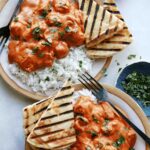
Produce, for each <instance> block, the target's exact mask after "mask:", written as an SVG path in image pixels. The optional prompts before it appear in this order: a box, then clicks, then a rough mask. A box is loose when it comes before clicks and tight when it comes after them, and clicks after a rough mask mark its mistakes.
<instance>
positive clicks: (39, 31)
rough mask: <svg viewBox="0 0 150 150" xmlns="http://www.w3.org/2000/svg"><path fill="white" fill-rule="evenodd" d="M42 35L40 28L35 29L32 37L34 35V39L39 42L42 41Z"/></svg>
mask: <svg viewBox="0 0 150 150" xmlns="http://www.w3.org/2000/svg"><path fill="white" fill-rule="evenodd" d="M40 33H41V29H40V27H35V28H34V29H33V31H32V35H33V37H34V39H36V40H39V39H40Z"/></svg>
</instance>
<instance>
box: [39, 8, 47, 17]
mask: <svg viewBox="0 0 150 150" xmlns="http://www.w3.org/2000/svg"><path fill="white" fill-rule="evenodd" d="M47 15H48V11H47V10H46V9H43V10H42V11H41V13H40V18H45V17H46V16H47Z"/></svg>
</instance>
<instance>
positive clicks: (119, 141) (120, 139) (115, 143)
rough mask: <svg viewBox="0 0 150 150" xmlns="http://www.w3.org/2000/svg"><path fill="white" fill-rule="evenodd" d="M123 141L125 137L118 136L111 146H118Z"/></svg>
mask: <svg viewBox="0 0 150 150" xmlns="http://www.w3.org/2000/svg"><path fill="white" fill-rule="evenodd" d="M124 142H125V138H124V137H123V136H120V138H119V139H118V140H117V141H115V142H114V143H113V146H114V147H116V148H119V147H120V146H121V145H122V144H123V143H124Z"/></svg>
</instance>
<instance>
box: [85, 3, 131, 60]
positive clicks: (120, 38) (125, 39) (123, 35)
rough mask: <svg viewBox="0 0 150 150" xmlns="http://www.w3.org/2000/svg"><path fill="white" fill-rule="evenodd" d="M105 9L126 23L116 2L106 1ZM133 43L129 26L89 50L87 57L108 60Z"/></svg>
mask: <svg viewBox="0 0 150 150" xmlns="http://www.w3.org/2000/svg"><path fill="white" fill-rule="evenodd" d="M104 7H105V8H106V9H107V10H108V11H109V12H111V13H112V14H114V15H116V17H118V18H119V19H120V20H122V21H124V19H123V17H122V15H121V14H120V12H119V10H118V8H117V6H116V3H115V0H105V1H104ZM131 42H132V34H131V33H130V31H129V30H128V27H127V25H125V27H124V28H123V30H121V31H120V32H118V33H117V34H115V35H114V36H113V37H111V38H109V39H107V40H105V41H103V42H101V43H99V44H98V45H96V46H94V47H92V48H90V49H89V50H87V55H88V56H89V57H90V58H94V59H96V58H107V57H110V56H113V55H114V54H116V53H118V52H120V51H121V50H123V49H124V48H126V47H127V46H128V45H129V44H130V43H131Z"/></svg>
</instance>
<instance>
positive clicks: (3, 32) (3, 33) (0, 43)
mask: <svg viewBox="0 0 150 150" xmlns="http://www.w3.org/2000/svg"><path fill="white" fill-rule="evenodd" d="M21 2H22V0H19V1H18V3H17V6H16V8H15V10H14V12H13V15H12V17H11V19H10V22H9V23H8V25H7V26H5V27H2V28H0V54H1V53H2V51H3V48H4V46H5V44H6V42H7V41H8V39H9V35H10V31H9V25H10V23H11V21H12V19H13V18H14V16H15V15H16V13H17V11H18V9H19V6H20V4H21Z"/></svg>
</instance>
